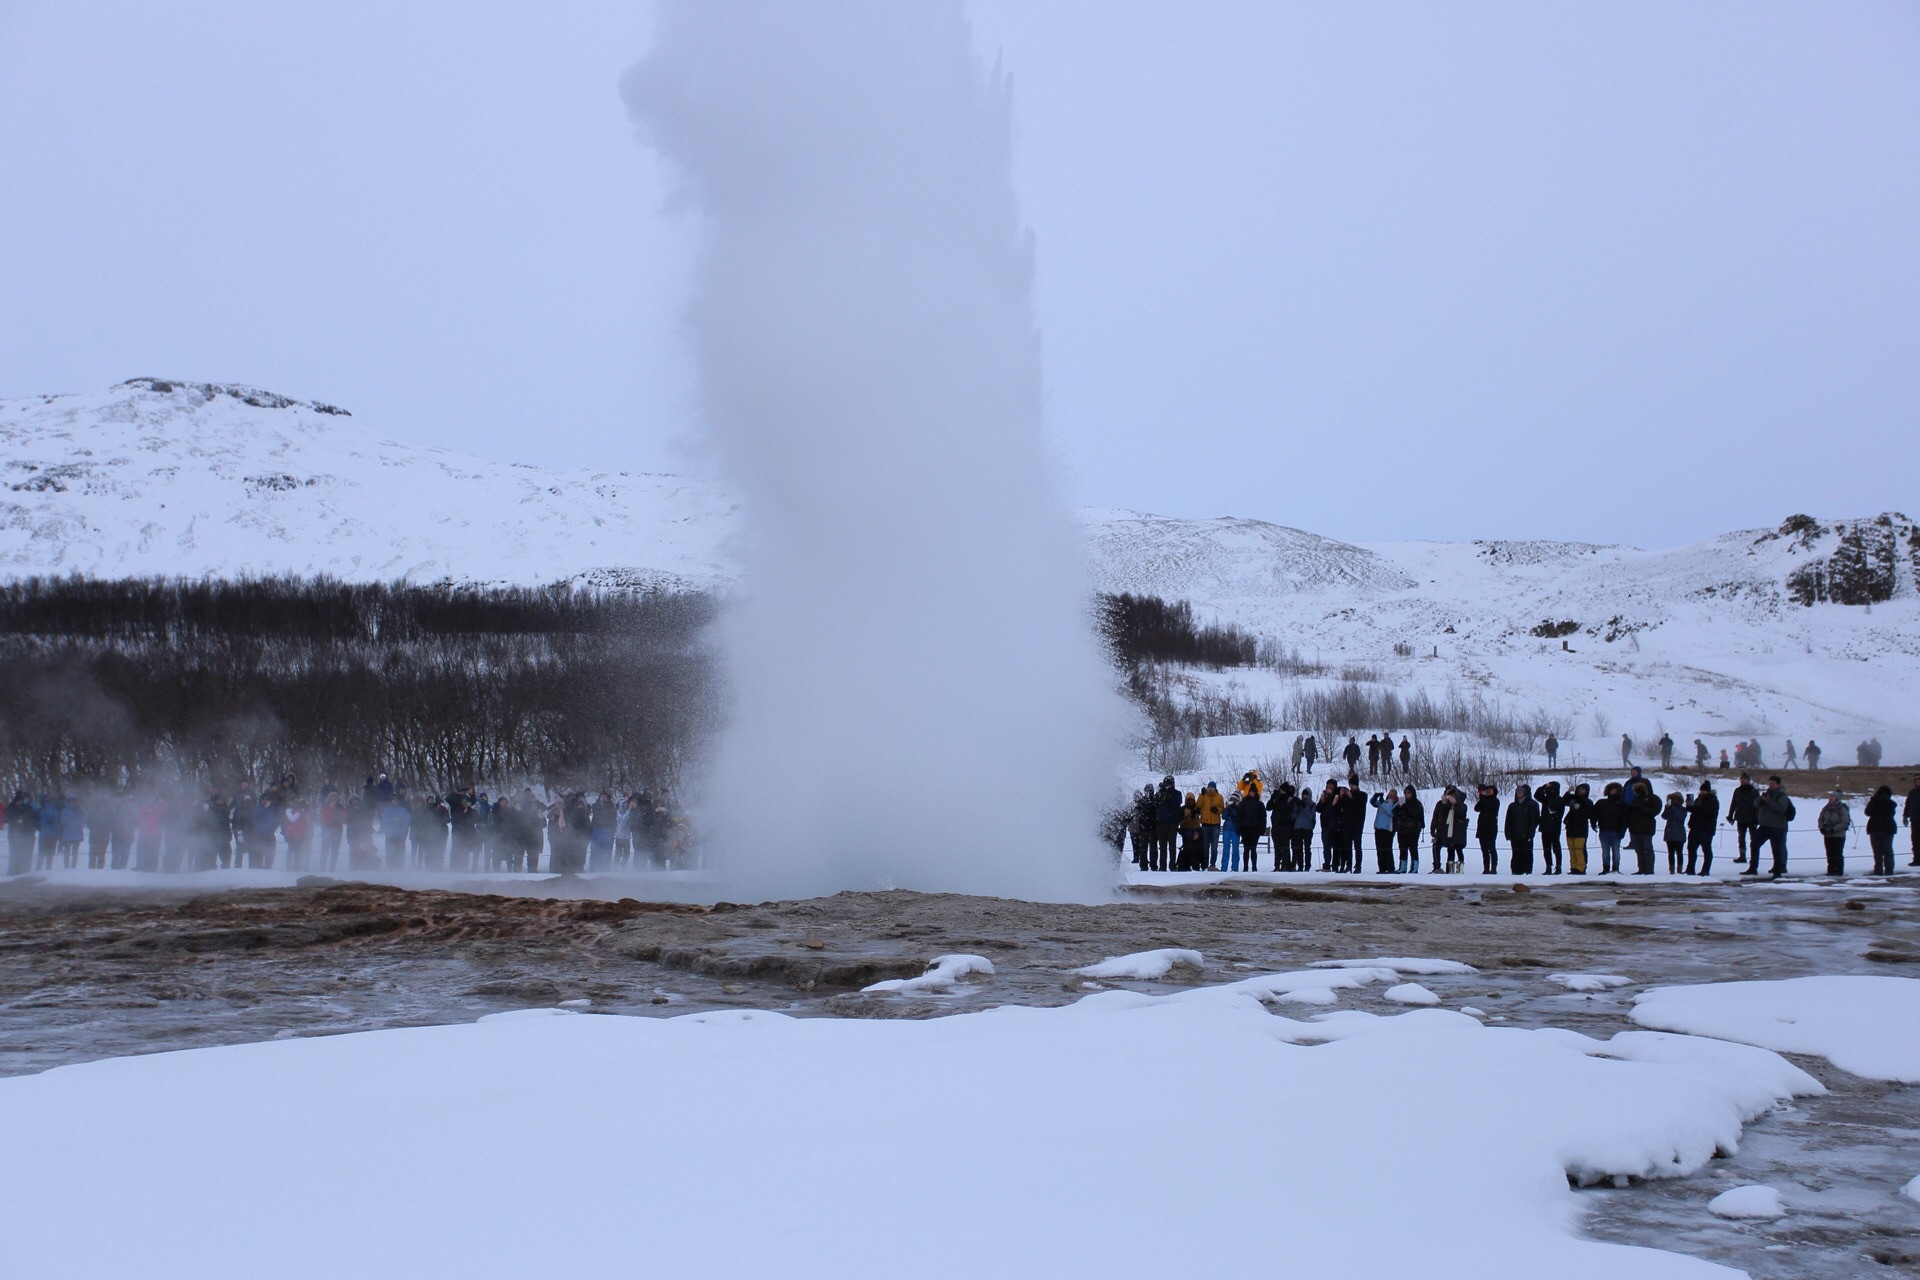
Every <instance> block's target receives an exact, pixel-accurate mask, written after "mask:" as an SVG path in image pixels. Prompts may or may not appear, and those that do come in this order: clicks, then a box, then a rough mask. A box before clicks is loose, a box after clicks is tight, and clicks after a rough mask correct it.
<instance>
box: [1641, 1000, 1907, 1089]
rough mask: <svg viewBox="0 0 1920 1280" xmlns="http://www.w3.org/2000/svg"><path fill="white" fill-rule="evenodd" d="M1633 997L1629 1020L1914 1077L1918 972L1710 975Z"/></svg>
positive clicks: (1872, 1075)
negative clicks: (1757, 978) (1764, 977)
mask: <svg viewBox="0 0 1920 1280" xmlns="http://www.w3.org/2000/svg"><path fill="white" fill-rule="evenodd" d="M1633 999H1634V1005H1633V1020H1634V1021H1635V1022H1637V1023H1639V1024H1640V1025H1641V1026H1644V1027H1656V1028H1658V1029H1660V1030H1663V1031H1683V1032H1687V1033H1689V1034H1692V1035H1704V1036H1718V1037H1720V1038H1721V1039H1723V1040H1738V1041H1740V1042H1741V1043H1742V1044H1755V1045H1760V1046H1762V1047H1764V1048H1768V1049H1775V1050H1778V1051H1779V1052H1781V1053H1807V1054H1814V1055H1817V1056H1819V1057H1822V1058H1825V1059H1826V1060H1827V1061H1829V1062H1831V1063H1832V1064H1833V1065H1834V1066H1836V1067H1839V1068H1840V1069H1841V1070H1842V1071H1849V1072H1852V1073H1853V1074H1854V1075H1857V1076H1866V1077H1867V1078H1869V1079H1873V1080H1895V1081H1899V1082H1901V1083H1903V1084H1920V978H1887V977H1878V976H1873V975H1831V976H1824V977H1810V978H1786V979H1776V980H1773V981H1763V982H1716V983H1707V984H1699V985H1694V986H1684V987H1655V988H1654V989H1653V990H1651V991H1642V992H1641V993H1640V994H1638V995H1636V996H1635V997H1634V998H1633Z"/></svg>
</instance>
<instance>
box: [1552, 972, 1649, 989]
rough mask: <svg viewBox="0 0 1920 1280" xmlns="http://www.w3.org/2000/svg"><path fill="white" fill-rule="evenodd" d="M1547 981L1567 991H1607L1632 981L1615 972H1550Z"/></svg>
mask: <svg viewBox="0 0 1920 1280" xmlns="http://www.w3.org/2000/svg"><path fill="white" fill-rule="evenodd" d="M1547 981H1548V982H1557V983H1559V984H1560V985H1561V986H1563V987H1565V988H1566V989H1567V990H1569V991H1609V990H1611V989H1613V988H1614V987H1624V986H1626V985H1627V984H1628V983H1630V982H1632V981H1633V979H1631V978H1623V977H1621V976H1620V975H1619V974H1617V973H1550V974H1548V975H1547Z"/></svg>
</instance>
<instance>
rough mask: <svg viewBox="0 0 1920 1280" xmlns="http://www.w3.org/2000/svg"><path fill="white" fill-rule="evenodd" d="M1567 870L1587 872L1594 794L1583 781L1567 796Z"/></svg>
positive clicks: (1581, 873)
mask: <svg viewBox="0 0 1920 1280" xmlns="http://www.w3.org/2000/svg"><path fill="white" fill-rule="evenodd" d="M1566 824H1567V870H1568V871H1570V872H1572V873H1573V874H1574V875H1576V876H1583V875H1585V874H1587V832H1588V831H1589V830H1590V829H1591V828H1592V826H1593V794H1592V790H1591V788H1589V787H1588V786H1587V784H1586V783H1584V782H1582V783H1579V784H1578V785H1576V786H1575V787H1574V789H1573V794H1572V795H1569V796H1568V797H1567V812H1566Z"/></svg>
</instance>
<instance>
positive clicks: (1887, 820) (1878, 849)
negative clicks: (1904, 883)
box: [1866, 784, 1900, 876]
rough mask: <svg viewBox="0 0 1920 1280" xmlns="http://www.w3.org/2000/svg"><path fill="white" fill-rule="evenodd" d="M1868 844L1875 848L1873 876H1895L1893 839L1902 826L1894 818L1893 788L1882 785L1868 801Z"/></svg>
mask: <svg viewBox="0 0 1920 1280" xmlns="http://www.w3.org/2000/svg"><path fill="white" fill-rule="evenodd" d="M1866 816H1867V843H1868V844H1870V845H1872V846H1873V874H1875V875H1877V876H1890V875H1892V874H1893V837H1894V836H1895V835H1896V834H1898V832H1899V830H1900V824H1899V822H1898V821H1897V820H1896V819H1895V817H1894V804H1893V788H1892V787H1889V786H1886V785H1884V784H1883V785H1881V786H1880V787H1878V788H1876V789H1875V790H1874V793H1873V798H1872V799H1871V800H1869V801H1867V807H1866Z"/></svg>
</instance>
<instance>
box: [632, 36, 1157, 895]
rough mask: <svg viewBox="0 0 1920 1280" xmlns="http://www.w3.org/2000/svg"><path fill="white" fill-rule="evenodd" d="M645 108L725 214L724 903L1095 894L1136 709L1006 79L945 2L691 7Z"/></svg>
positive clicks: (712, 309) (714, 829)
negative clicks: (1049, 450)
mask: <svg viewBox="0 0 1920 1280" xmlns="http://www.w3.org/2000/svg"><path fill="white" fill-rule="evenodd" d="M623 89H624V92H625V95H626V98H627V101H628V104H629V106H630V107H631V109H632V110H633V112H634V113H635V115H636V117H637V118H638V119H639V120H640V121H641V123H642V125H643V126H644V128H645V129H646V131H647V134H648V136H649V137H650V138H651V140H652V141H653V143H654V144H655V145H656V146H657V147H658V148H659V149H660V150H661V152H662V153H663V154H664V155H665V156H666V157H667V158H668V159H669V160H670V161H671V162H672V163H673V164H674V165H675V166H676V167H677V169H678V171H679V174H680V176H681V178H682V179H683V182H684V193H683V194H684V198H685V200H686V202H687V203H688V205H689V206H690V207H691V208H692V209H693V210H695V211H697V213H698V214H699V215H701V217H702V219H703V224H704V232H705V245H704V256H703V260H702V263H701V266H700V270H699V273H698V277H697V283H696V286H695V297H694V301H693V303H692V307H691V313H690V319H691V326H692V331H693V337H694V341H695V344H696V350H697V357H698V363H699V373H700V380H701V394H702V399H703V408H704V412H705V417H706V422H707V427H708V430H709V433H710V435H711V438H712V440H713V441H714V443H715V444H716V446H717V447H718V450H719V453H720V456H721V458H722V460H723V463H724V465H725V467H726V469H727V471H728V473H729V475H730V476H731V478H732V480H733V481H734V482H735V483H736V484H737V485H738V486H739V488H740V489H741V490H742V492H743V494H744V497H745V500H746V504H747V512H748V527H749V534H748V537H749V543H748V545H747V547H746V548H745V552H746V563H747V567H748V574H747V585H746V586H745V587H744V588H743V591H742V599H741V600H740V601H739V602H738V607H737V608H736V609H735V610H734V612H733V616H732V618H731V621H730V624H729V625H730V628H731V629H730V632H729V636H728V650H729V658H730V676H731V683H732V693H733V697H734V700H735V706H734V711H733V715H734V720H733V724H732V728H731V730H730V731H729V735H728V737H727V739H726V741H725V744H724V746H723V748H722V751H721V759H720V762H719V763H720V772H719V774H718V783H717V784H716V786H715V787H714V794H710V795H709V796H708V797H707V798H706V802H705V806H704V808H705V814H704V818H703V825H704V826H705V827H706V829H707V831H708V833H709V837H710V839H711V840H712V841H713V842H714V845H715V848H716V850H717V852H718V854H719V856H720V859H721V862H722V865H723V867H724V875H725V877H726V879H727V881H728V889H729V891H730V892H732V893H737V894H740V895H742V896H749V897H752V896H760V897H776V896H777V897H788V896H801V895H810V894H818V893H829V892H833V891H836V890H840V889H849V888H861V889H864V888H872V887H876V886H885V885H893V886H898V887H902V888H916V889H927V890H953V891H961V892H971V893H984V894H997V895H1000V896H1017V897H1027V898H1047V899H1070V898H1086V897H1089V896H1093V895H1096V894H1099V893H1101V892H1102V891H1103V890H1104V888H1105V887H1106V886H1107V885H1108V884H1110V883H1111V873H1110V871H1109V870H1108V869H1107V866H1106V864H1105V862H1104V858H1105V855H1103V853H1102V852H1101V850H1100V848H1099V846H1098V843H1097V837H1096V825H1097V814H1098V811H1099V808H1100V806H1101V805H1102V804H1103V803H1105V802H1108V801H1109V800H1110V799H1111V798H1112V796H1113V791H1114V787H1115V784H1116V777H1117V772H1116V763H1117V760H1118V754H1117V753H1118V745H1117V744H1118V743H1119V741H1120V738H1121V727H1122V723H1123V715H1124V713H1123V711H1122V703H1121V701H1120V699H1119V697H1118V696H1117V694H1116V693H1115V692H1114V691H1113V689H1112V687H1111V682H1110V677H1109V676H1108V674H1107V671H1106V668H1105V666H1104V664H1103V663H1102V661H1101V659H1100V656H1099V653H1098V651H1097V648H1096V645H1095V642H1094V640H1093V638H1092V634H1091V629H1090V627H1089V625H1088V620H1087V616H1086V609H1087V602H1088V600H1089V595H1090V593H1089V588H1088V585H1087V583H1086V581H1084V573H1083V566H1082V562H1081V554H1080V548H1079V545H1078V542H1077V533H1076V531H1075V529H1074V527H1073V525H1072V523H1071V520H1070V517H1069V516H1068V514H1067V512H1066V510H1065V508H1064V507H1063V505H1062V504H1061V502H1060V501H1059V500H1058V498H1057V496H1056V482H1055V476H1054V474H1053V472H1052V468H1051V465H1050V462H1049V459H1048V457H1047V455H1046V453H1045V451H1044V448H1043V445H1042V440H1041V378H1040V353H1039V338H1038V335H1037V333H1036V331H1035V327H1034V318H1033V311H1032V299H1031V279H1032V271H1033V253H1032V244H1031V241H1030V238H1029V237H1028V235H1027V234H1026V232H1025V231H1024V229H1023V228H1022V226H1021V223H1020V218H1019V209H1018V205H1017V202H1016V200H1015V197H1014V192H1013V184H1012V177H1011V166H1010V129H1009V113H1008V92H1007V85H1006V82H1005V80H1004V78H1002V77H1001V76H999V75H998V74H997V73H993V74H989V73H988V72H987V71H986V70H985V68H984V67H983V66H982V65H981V63H980V61H979V60H978V58H977V57H976V56H975V54H974V52H973V49H972V43H971V33H970V31H969V28H968V25H967V22H966V20H965V17H964V14H963V12H962V9H961V6H960V5H959V4H958V3H955V2H953V0H915V2H914V3H910V4H902V3H895V2H894V0H832V2H831V3H810V4H805V5H798V4H789V3H784V2H782V0H752V2H747V3H733V4H713V3H709V2H708V0H669V2H668V3H666V4H664V5H663V6H662V8H661V10H660V22H659V29H658V35H657V42H656V45H655V47H654V50H653V52H652V53H651V54H650V55H649V56H648V57H647V58H646V59H645V61H643V62H642V63H640V64H639V65H638V66H636V67H635V68H633V70H632V71H630V72H629V73H628V75H627V77H626V80H625V83H624V85H623Z"/></svg>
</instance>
